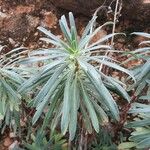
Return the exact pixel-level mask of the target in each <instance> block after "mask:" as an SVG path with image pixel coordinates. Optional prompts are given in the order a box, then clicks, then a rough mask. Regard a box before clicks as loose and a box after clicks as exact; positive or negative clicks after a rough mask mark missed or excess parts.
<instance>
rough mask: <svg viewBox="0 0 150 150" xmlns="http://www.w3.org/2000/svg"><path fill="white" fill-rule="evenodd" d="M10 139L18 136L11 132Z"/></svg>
mask: <svg viewBox="0 0 150 150" xmlns="http://www.w3.org/2000/svg"><path fill="white" fill-rule="evenodd" d="M9 137H10V138H15V137H17V136H16V134H15V133H14V132H10V133H9Z"/></svg>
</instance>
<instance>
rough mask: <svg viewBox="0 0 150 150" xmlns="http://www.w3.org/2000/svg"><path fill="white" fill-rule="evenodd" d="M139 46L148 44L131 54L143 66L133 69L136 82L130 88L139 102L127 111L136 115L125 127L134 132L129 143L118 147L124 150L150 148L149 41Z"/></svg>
mask: <svg viewBox="0 0 150 150" xmlns="http://www.w3.org/2000/svg"><path fill="white" fill-rule="evenodd" d="M133 34H136V35H141V36H144V37H146V38H150V34H147V33H141V32H137V33H133ZM141 44H148V46H146V47H142V48H139V49H137V50H135V51H134V52H133V54H136V56H137V58H140V59H143V64H141V65H139V66H137V67H136V68H135V69H133V73H134V76H135V78H136V81H137V82H136V84H134V85H133V86H132V87H135V89H136V91H135V94H136V96H137V97H139V99H138V101H139V102H135V103H133V104H132V108H131V109H130V111H129V113H133V114H135V115H136V117H135V121H133V122H130V123H129V124H128V125H127V126H126V127H128V128H133V129H134V130H135V131H133V132H132V133H131V136H130V138H129V140H130V141H131V142H125V143H122V144H121V145H120V146H119V147H120V148H124V149H125V148H132V147H136V148H137V149H144V148H150V116H149V113H150V105H149V104H150V103H149V102H150V55H149V53H150V46H149V44H150V41H144V42H142V43H141ZM140 102H141V103H140ZM143 102H145V104H143Z"/></svg>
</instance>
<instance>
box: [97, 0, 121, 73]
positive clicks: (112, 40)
mask: <svg viewBox="0 0 150 150" xmlns="http://www.w3.org/2000/svg"><path fill="white" fill-rule="evenodd" d="M118 6H119V0H117V1H116V6H115V14H114V20H113V29H112V34H114V33H115V28H116V19H117V10H118ZM113 45H114V35H113V36H112V39H111V47H113ZM108 54H109V52H106V54H105V56H107V55H108ZM102 68H103V64H101V65H100V68H99V71H101V70H102Z"/></svg>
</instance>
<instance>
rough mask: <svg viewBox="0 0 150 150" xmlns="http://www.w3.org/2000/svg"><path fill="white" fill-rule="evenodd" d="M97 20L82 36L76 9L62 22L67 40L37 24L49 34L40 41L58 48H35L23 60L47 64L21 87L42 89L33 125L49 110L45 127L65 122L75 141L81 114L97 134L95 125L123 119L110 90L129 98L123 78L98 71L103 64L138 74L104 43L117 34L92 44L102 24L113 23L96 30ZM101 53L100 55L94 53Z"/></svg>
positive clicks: (87, 124) (23, 88) (63, 124)
mask: <svg viewBox="0 0 150 150" xmlns="http://www.w3.org/2000/svg"><path fill="white" fill-rule="evenodd" d="M96 18H97V16H96V15H94V16H93V17H92V19H91V20H90V21H89V23H88V25H87V26H86V28H85V30H84V32H83V33H82V36H81V37H80V38H78V35H77V30H76V25H75V20H74V17H73V14H72V13H71V12H70V13H69V23H67V20H66V18H65V16H64V15H63V16H62V17H61V19H60V20H59V24H60V28H61V31H62V33H63V35H64V40H62V39H60V38H58V37H57V36H55V35H54V34H52V33H51V32H50V31H48V30H46V29H45V28H43V27H38V29H39V30H40V31H42V32H43V33H44V34H45V35H46V36H47V37H46V38H41V40H43V41H46V42H48V43H50V44H53V45H54V47H53V48H47V49H39V50H34V51H33V52H31V53H29V57H28V58H26V59H24V60H21V61H20V63H24V64H25V63H33V62H37V61H40V62H43V66H41V67H40V68H38V69H39V72H38V74H34V75H33V76H32V77H31V78H30V79H29V80H27V82H25V83H24V84H22V86H21V88H19V92H27V91H29V90H34V89H35V88H37V87H39V88H38V89H39V90H38V92H36V93H37V95H36V96H35V98H34V100H33V106H34V107H36V112H35V114H34V116H33V124H35V123H36V122H37V120H38V119H39V118H40V116H41V115H42V113H43V112H44V110H47V111H46V113H45V117H44V122H43V126H42V129H44V128H45V127H46V126H49V125H50V126H51V130H52V131H53V130H54V129H55V127H56V125H58V124H59V122H61V131H62V133H63V134H66V132H67V131H68V129H69V135H70V140H73V139H74V136H75V133H76V129H77V122H78V116H81V118H82V120H83V124H84V127H85V130H87V132H88V133H92V132H93V129H94V130H95V131H96V132H99V125H100V124H101V125H104V124H107V123H108V120H109V119H108V118H109V117H110V118H112V119H113V120H119V109H118V106H117V104H116V102H115V100H114V98H113V97H112V95H111V91H114V92H116V93H117V94H119V95H121V96H122V97H123V98H124V99H126V100H127V101H128V102H129V101H130V97H129V96H128V94H127V92H126V91H125V89H124V88H123V87H122V82H121V81H118V80H117V79H115V78H113V77H111V76H108V75H105V74H104V73H103V72H102V71H101V70H99V67H98V66H99V65H100V64H104V65H107V66H109V67H111V68H114V69H116V70H119V71H122V72H125V73H126V74H128V75H130V76H131V77H133V76H132V74H131V73H130V72H129V70H127V69H125V68H123V67H121V66H120V65H119V64H117V63H116V62H115V61H114V60H113V59H112V58H110V57H108V56H106V55H105V54H104V52H107V51H110V52H118V51H115V50H113V49H112V47H111V46H109V45H105V44H102V43H105V41H107V40H109V38H111V37H112V36H114V35H116V34H109V35H107V36H105V37H103V38H101V39H99V40H97V41H96V42H94V43H91V40H92V38H93V37H94V36H95V35H96V34H97V33H98V32H99V31H100V30H101V29H102V27H103V26H105V25H109V24H111V22H108V23H105V24H104V25H102V26H100V27H97V28H96V29H94V25H95V21H96ZM96 52H99V53H101V55H95V53H96ZM133 78H134V77H133Z"/></svg>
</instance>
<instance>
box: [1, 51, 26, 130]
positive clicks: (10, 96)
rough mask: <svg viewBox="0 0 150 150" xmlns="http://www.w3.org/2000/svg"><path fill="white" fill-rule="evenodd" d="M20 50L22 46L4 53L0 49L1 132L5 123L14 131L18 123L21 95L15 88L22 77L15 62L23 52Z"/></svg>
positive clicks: (20, 82) (21, 81)
mask: <svg viewBox="0 0 150 150" xmlns="http://www.w3.org/2000/svg"><path fill="white" fill-rule="evenodd" d="M20 50H21V51H20ZM22 50H23V49H22V48H17V49H14V50H12V51H11V52H8V53H6V54H2V50H1V51H0V53H1V56H0V124H1V127H3V128H2V130H1V132H3V130H4V129H5V127H6V125H8V126H9V127H10V128H13V129H14V131H16V130H17V127H18V126H19V124H20V112H19V107H20V104H21V95H20V94H19V93H18V92H17V89H18V87H19V86H20V85H21V84H22V83H23V82H24V79H23V77H22V76H21V75H20V74H19V73H18V69H17V67H15V63H16V62H17V60H18V59H19V56H20V54H22V53H24V51H22Z"/></svg>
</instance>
